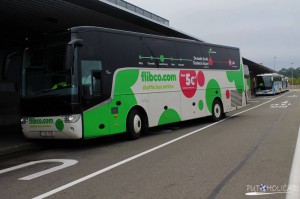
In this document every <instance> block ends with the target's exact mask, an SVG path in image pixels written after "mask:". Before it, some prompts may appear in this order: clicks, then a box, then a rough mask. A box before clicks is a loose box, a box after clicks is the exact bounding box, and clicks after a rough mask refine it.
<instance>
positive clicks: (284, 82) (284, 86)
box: [282, 76, 289, 92]
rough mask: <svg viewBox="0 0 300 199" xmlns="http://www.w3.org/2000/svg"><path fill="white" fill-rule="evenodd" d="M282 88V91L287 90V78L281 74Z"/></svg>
mask: <svg viewBox="0 0 300 199" xmlns="http://www.w3.org/2000/svg"><path fill="white" fill-rule="evenodd" d="M282 89H283V91H284V92H285V91H288V90H289V78H288V77H284V76H282Z"/></svg>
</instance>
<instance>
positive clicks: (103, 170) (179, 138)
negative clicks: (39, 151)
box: [33, 93, 287, 199]
mask: <svg viewBox="0 0 300 199" xmlns="http://www.w3.org/2000/svg"><path fill="white" fill-rule="evenodd" d="M286 94H287V93H286ZM286 94H284V95H281V96H279V97H276V98H272V99H271V100H269V101H267V102H264V103H262V104H259V105H257V106H254V107H252V108H249V109H247V110H244V111H241V112H238V113H236V114H234V115H232V116H229V117H227V118H225V119H223V120H220V121H219V122H215V123H213V124H209V125H207V126H205V127H202V128H200V129H198V130H195V131H193V132H190V133H187V134H185V135H183V136H180V137H178V138H175V139H173V140H171V141H169V142H166V143H164V144H161V145H158V146H156V147H153V148H151V149H149V150H147V151H144V152H142V153H139V154H137V155H134V156H132V157H129V158H127V159H125V160H122V161H120V162H117V163H115V164H113V165H110V166H108V167H106V168H104V169H101V170H98V171H96V172H94V173H91V174H89V175H87V176H84V177H82V178H79V179H77V180H75V181H73V182H70V183H68V184H65V185H63V186H61V187H58V188H56V189H53V190H51V191H49V192H46V193H44V194H42V195H39V196H37V197H35V198H33V199H43V198H46V197H48V196H51V195H54V194H56V193H58V192H60V191H63V190H65V189H68V188H70V187H72V186H75V185H77V184H79V183H81V182H84V181H86V180H89V179H91V178H93V177H96V176H98V175H100V174H102V173H105V172H107V171H110V170H112V169H114V168H116V167H119V166H121V165H123V164H126V163H128V162H131V161H133V160H135V159H137V158H140V157H142V156H144V155H147V154H148V153H151V152H153V151H156V150H158V149H161V148H163V147H165V146H167V145H170V144H172V143H174V142H177V141H179V140H182V139H184V138H186V137H189V136H191V135H193V134H196V133H199V132H200V131H203V130H205V129H207V128H209V127H212V126H215V125H217V124H219V123H222V122H224V121H226V120H228V119H229V118H231V117H235V116H237V115H240V114H242V113H245V112H248V111H251V110H253V109H255V108H258V107H260V106H263V105H265V104H267V103H269V102H271V101H273V100H276V99H278V98H281V97H283V96H285V95H286Z"/></svg>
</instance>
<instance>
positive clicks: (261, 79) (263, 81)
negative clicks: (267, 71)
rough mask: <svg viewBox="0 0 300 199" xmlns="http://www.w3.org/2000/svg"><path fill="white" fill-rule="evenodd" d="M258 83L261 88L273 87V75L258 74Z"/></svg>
mask: <svg viewBox="0 0 300 199" xmlns="http://www.w3.org/2000/svg"><path fill="white" fill-rule="evenodd" d="M256 85H257V88H258V89H260V90H267V89H272V81H271V76H257V81H256Z"/></svg>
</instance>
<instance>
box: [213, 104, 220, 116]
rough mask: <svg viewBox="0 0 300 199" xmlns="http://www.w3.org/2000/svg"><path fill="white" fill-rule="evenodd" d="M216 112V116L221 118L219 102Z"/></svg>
mask: <svg viewBox="0 0 300 199" xmlns="http://www.w3.org/2000/svg"><path fill="white" fill-rule="evenodd" d="M214 112H215V116H216V117H217V118H219V117H220V116H221V107H220V105H219V104H216V105H215V108H214Z"/></svg>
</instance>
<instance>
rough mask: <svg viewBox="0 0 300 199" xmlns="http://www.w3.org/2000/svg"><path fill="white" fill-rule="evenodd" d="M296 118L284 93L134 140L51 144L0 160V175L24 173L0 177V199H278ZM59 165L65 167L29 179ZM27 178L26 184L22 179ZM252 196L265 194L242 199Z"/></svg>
mask: <svg viewBox="0 0 300 199" xmlns="http://www.w3.org/2000/svg"><path fill="white" fill-rule="evenodd" d="M299 111H300V92H298V91H297V92H288V93H284V94H280V95H275V96H261V97H256V98H253V99H251V100H250V101H249V105H248V106H247V107H245V108H243V109H240V110H237V111H234V112H231V113H229V114H227V117H226V119H225V120H223V121H221V122H219V123H211V122H210V121H209V120H208V119H206V118H204V119H203V118H202V119H199V120H193V121H189V122H183V123H178V124H174V125H169V126H164V127H159V128H155V129H152V130H151V132H150V133H149V134H148V135H146V136H143V137H142V138H141V139H139V140H136V141H124V140H123V139H122V137H121V136H117V137H107V138H101V139H96V140H91V141H87V142H82V143H75V142H56V144H53V145H52V146H51V145H50V147H48V148H47V149H44V150H42V151H40V150H35V151H34V152H28V153H26V154H22V155H20V156H18V155H16V156H14V157H9V156H8V157H6V158H2V159H1V161H0V171H3V170H5V169H7V168H14V167H15V166H18V167H22V166H20V165H24V164H27V165H28V164H29V165H31V166H29V167H28V168H23V169H16V170H14V169H12V170H11V171H6V172H3V173H1V172H0V176H1V177H0V184H1V190H0V194H1V196H2V197H3V198H39V199H41V198H197V199H199V198H207V199H214V198H220V199H227V198H228V199H235V198H238V199H240V198H246V199H248V198H249V199H251V198H255V199H257V198H264V199H269V198H270V199H277V198H278V199H279V198H285V197H286V193H285V192H284V187H285V186H289V179H290V175H291V167H292V164H293V160H294V152H295V148H296V145H297V136H298V132H299V122H300V121H299ZM25 141H26V140H25ZM62 163H63V165H66V167H64V168H61V169H59V170H56V171H54V172H51V173H45V172H42V176H38V175H36V174H37V173H40V172H41V171H44V170H46V169H49V168H53V167H56V166H59V165H61V164H62ZM26 167H27V166H26ZM32 174H34V178H33V179H30V180H29V179H28V178H26V177H27V176H28V175H32ZM297 177H298V178H299V177H300V176H297V175H296V178H297ZM292 186H295V187H296V188H300V184H299V185H298V184H293V185H292ZM298 186H299V187H298ZM263 188H266V190H265V191H262V190H263ZM257 192H259V193H262V194H264V193H265V194H268V195H261V196H259V195H256V196H251V195H246V194H247V193H250V194H255V193H257ZM275 192H278V193H275ZM279 192H280V193H279Z"/></svg>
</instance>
